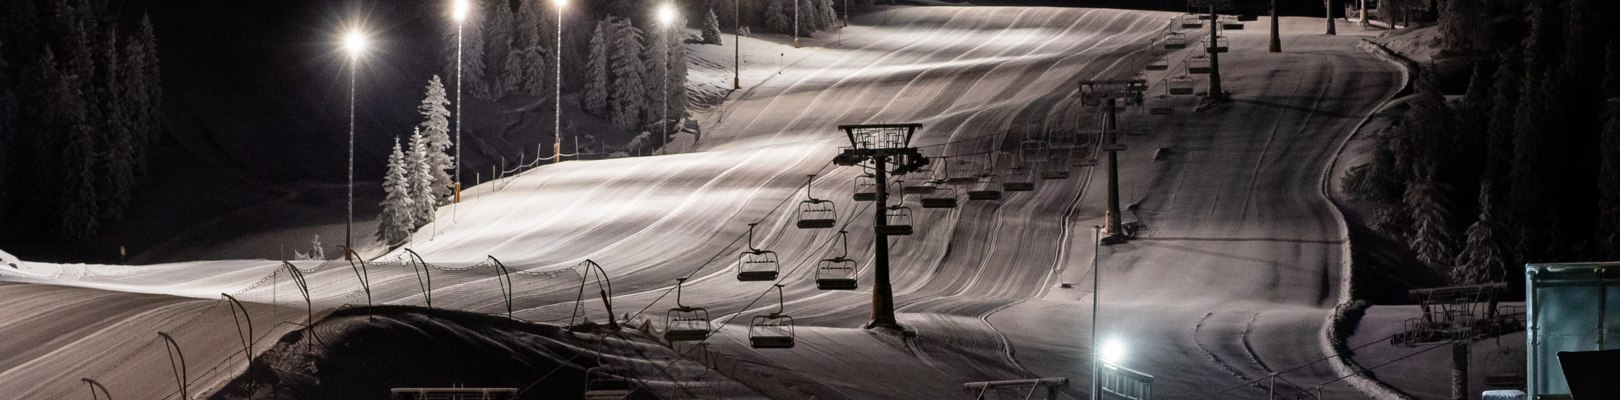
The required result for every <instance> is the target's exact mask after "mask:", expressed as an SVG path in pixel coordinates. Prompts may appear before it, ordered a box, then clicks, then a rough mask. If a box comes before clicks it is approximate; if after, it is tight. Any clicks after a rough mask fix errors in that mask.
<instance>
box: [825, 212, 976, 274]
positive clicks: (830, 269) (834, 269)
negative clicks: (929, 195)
mask: <svg viewBox="0 0 1620 400" xmlns="http://www.w3.org/2000/svg"><path fill="white" fill-rule="evenodd" d="M952 200H955V199H952ZM838 238H839V239H840V240H842V241H843V245H844V247H843V251H844V252H843V253H842V254H839V255H838V256H837V257H833V258H826V259H822V260H821V262H819V263H817V264H816V289H820V290H855V289H856V288H858V287H859V286H860V284H859V283H857V282H856V281H855V272H856V270H857V268H858V267H860V265H859V264H856V263H855V260H851V259H849V258H848V256H849V232H845V231H838Z"/></svg>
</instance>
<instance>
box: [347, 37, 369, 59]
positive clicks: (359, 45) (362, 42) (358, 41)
mask: <svg viewBox="0 0 1620 400" xmlns="http://www.w3.org/2000/svg"><path fill="white" fill-rule="evenodd" d="M367 44H368V40H366V34H364V33H360V31H349V34H347V35H344V36H343V49H344V50H348V52H349V57H359V56H360V53H364V52H365V51H366V45H367Z"/></svg>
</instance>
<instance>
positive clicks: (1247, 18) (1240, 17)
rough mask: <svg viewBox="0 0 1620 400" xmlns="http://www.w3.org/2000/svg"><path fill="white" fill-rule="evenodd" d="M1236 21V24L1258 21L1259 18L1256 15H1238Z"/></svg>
mask: <svg viewBox="0 0 1620 400" xmlns="http://www.w3.org/2000/svg"><path fill="white" fill-rule="evenodd" d="M1237 20H1238V22H1252V21H1259V20H1260V16H1259V15H1257V14H1238V16H1237Z"/></svg>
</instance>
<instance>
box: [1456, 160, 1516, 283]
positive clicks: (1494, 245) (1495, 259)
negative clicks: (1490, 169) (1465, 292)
mask: <svg viewBox="0 0 1620 400" xmlns="http://www.w3.org/2000/svg"><path fill="white" fill-rule="evenodd" d="M1490 186H1491V185H1490V183H1489V182H1486V183H1485V184H1483V185H1481V187H1486V188H1488V187H1490ZM1480 193H1481V195H1480V196H1479V219H1477V220H1475V221H1474V224H1473V225H1470V226H1469V227H1468V234H1467V235H1468V236H1467V240H1466V242H1465V243H1464V244H1463V249H1462V252H1461V253H1459V254H1457V260H1456V262H1454V263H1452V267H1451V283H1452V284H1453V285H1475V284H1482V283H1492V282H1501V281H1503V280H1504V279H1505V278H1506V277H1507V265H1508V264H1507V260H1506V259H1505V258H1504V257H1506V254H1504V253H1505V252H1503V251H1502V241H1501V239H1500V238H1498V237H1497V236H1496V235H1498V232H1501V229H1502V227H1501V225H1500V224H1499V223H1498V222H1497V221H1496V218H1495V217H1494V216H1492V215H1491V214H1492V210H1491V196H1488V195H1485V193H1488V191H1481V192H1480Z"/></svg>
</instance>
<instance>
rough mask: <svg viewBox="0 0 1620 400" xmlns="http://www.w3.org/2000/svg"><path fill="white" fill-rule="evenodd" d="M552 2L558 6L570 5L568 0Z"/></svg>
mask: <svg viewBox="0 0 1620 400" xmlns="http://www.w3.org/2000/svg"><path fill="white" fill-rule="evenodd" d="M551 4H554V5H556V6H557V8H563V7H566V6H568V0H551Z"/></svg>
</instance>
